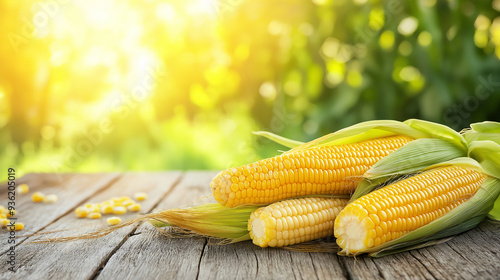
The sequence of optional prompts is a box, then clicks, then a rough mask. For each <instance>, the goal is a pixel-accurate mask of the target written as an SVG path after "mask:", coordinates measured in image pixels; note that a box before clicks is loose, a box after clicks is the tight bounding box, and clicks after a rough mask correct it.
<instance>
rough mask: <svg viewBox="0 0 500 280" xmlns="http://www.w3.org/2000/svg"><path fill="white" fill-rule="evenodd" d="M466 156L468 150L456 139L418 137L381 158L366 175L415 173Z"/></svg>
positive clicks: (368, 176) (370, 177)
mask: <svg viewBox="0 0 500 280" xmlns="http://www.w3.org/2000/svg"><path fill="white" fill-rule="evenodd" d="M464 156H467V150H466V149H464V148H463V147H462V146H461V145H460V146H458V145H456V142H454V141H453V142H452V141H450V140H444V139H434V138H422V139H417V140H414V141H412V142H410V143H408V144H406V145H405V146H404V147H402V148H399V149H398V150H396V151H394V152H393V153H392V154H390V155H388V156H386V157H384V158H382V159H381V160H379V161H378V162H377V163H375V165H373V166H372V167H371V168H370V169H369V170H368V171H366V173H365V174H364V177H365V178H368V179H377V178H382V177H387V176H392V175H398V174H408V173H413V172H416V171H418V170H422V169H424V168H427V167H429V166H432V165H433V164H436V163H439V162H443V161H447V160H451V159H454V158H458V157H464Z"/></svg>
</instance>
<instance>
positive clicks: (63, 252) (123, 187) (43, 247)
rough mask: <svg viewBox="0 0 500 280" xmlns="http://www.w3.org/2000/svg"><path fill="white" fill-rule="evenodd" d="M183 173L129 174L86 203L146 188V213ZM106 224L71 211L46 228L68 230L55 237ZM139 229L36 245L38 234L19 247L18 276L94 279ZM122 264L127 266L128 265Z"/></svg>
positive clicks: (17, 257)
mask: <svg viewBox="0 0 500 280" xmlns="http://www.w3.org/2000/svg"><path fill="white" fill-rule="evenodd" d="M180 174H181V173H180V172H168V173H138V174H126V175H124V176H123V177H121V178H120V179H119V180H118V181H116V182H115V183H114V184H113V185H111V186H110V187H108V188H106V189H104V190H103V191H102V192H99V193H98V194H96V195H95V196H93V197H92V198H90V199H89V200H88V201H86V202H99V201H103V200H106V199H109V198H110V197H112V196H122V195H131V194H133V193H134V192H136V191H144V192H146V193H148V194H149V198H148V199H147V200H146V201H144V202H142V203H141V205H142V210H143V211H142V212H147V211H149V210H151V209H153V207H155V205H156V204H157V203H158V202H159V200H160V199H161V198H162V197H163V196H164V195H166V194H167V193H168V191H169V190H170V188H172V186H173V185H174V184H175V183H176V182H177V181H178V180H179V178H180ZM80 188H81V186H80ZM39 213H40V212H39ZM42 215H43V214H42ZM128 215H132V214H128ZM125 217H126V216H125ZM105 224H106V221H105V219H101V220H88V219H78V218H76V217H75V215H74V213H73V211H71V212H69V213H67V214H66V215H64V216H63V217H61V219H59V220H57V221H56V222H55V223H53V224H51V225H49V226H48V227H47V228H46V230H48V231H57V230H66V231H64V232H58V233H55V234H51V237H63V236H74V235H78V234H82V233H87V232H92V231H95V230H97V229H101V228H103V227H106V225H105ZM135 228H136V226H135V225H131V226H128V227H124V228H121V229H119V230H117V231H115V232H113V233H111V234H110V235H108V236H105V237H102V238H98V239H90V240H79V241H74V242H66V243H62V242H55V243H50V244H33V243H30V242H29V241H30V240H34V239H36V237H34V238H29V239H28V240H27V242H24V243H23V244H21V245H20V246H19V247H18V248H16V265H17V268H18V270H17V273H16V277H18V278H29V279H50V278H54V279H60V278H66V279H88V278H92V277H93V276H94V275H95V274H97V272H98V270H99V267H101V266H102V265H104V264H105V263H106V261H107V260H108V259H109V257H110V256H111V255H112V254H113V253H114V251H116V250H117V248H118V247H119V246H120V245H121V244H122V243H123V242H124V241H125V240H126V239H127V238H128V237H129V234H130V233H132V232H133V231H134V229H135ZM1 261H2V262H3V263H5V261H6V255H4V256H2V260H1ZM122 265H123V266H126V264H122ZM4 277H7V275H5V274H4V271H2V274H0V278H4Z"/></svg>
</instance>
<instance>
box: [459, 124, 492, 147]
mask: <svg viewBox="0 0 500 280" xmlns="http://www.w3.org/2000/svg"><path fill="white" fill-rule="evenodd" d="M470 126H471V128H472V129H470V130H468V131H466V132H465V133H464V135H463V136H464V138H465V139H466V140H467V141H468V142H469V143H470V142H473V141H482V140H490V141H493V142H495V143H497V144H500V123H498V122H491V121H486V122H481V123H473V124H471V125H470Z"/></svg>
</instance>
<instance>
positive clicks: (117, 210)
mask: <svg viewBox="0 0 500 280" xmlns="http://www.w3.org/2000/svg"><path fill="white" fill-rule="evenodd" d="M125 213H127V208H125V207H123V206H116V207H114V208H113V214H115V215H121V214H125Z"/></svg>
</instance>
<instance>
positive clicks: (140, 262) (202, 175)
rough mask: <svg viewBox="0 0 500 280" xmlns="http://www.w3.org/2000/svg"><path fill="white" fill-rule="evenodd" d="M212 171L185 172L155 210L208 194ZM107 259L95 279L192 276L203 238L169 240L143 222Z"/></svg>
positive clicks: (181, 203) (180, 277)
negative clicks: (135, 233) (134, 233)
mask: <svg viewBox="0 0 500 280" xmlns="http://www.w3.org/2000/svg"><path fill="white" fill-rule="evenodd" d="M214 175H215V173H212V172H188V173H187V174H185V176H184V177H183V179H182V181H181V182H180V183H179V184H178V185H177V187H176V188H175V189H174V190H173V191H172V192H171V193H169V194H168V196H167V197H166V198H165V199H164V200H163V201H162V202H161V203H160V204H159V205H158V207H157V208H158V209H168V208H174V207H181V206H184V205H186V204H187V203H191V202H193V201H197V200H198V199H199V198H201V197H204V196H209V195H210V188H209V183H210V180H211V178H212V177H213V176H214ZM136 232H140V234H137V235H133V236H131V237H130V238H129V239H127V241H126V242H125V243H124V244H123V246H121V247H120V249H119V250H117V251H116V253H115V254H114V255H113V256H112V257H111V258H110V259H109V261H108V263H107V264H106V266H105V267H104V268H103V270H102V271H101V273H100V274H99V276H98V279H121V278H125V279H196V277H197V275H198V265H199V261H200V258H201V256H202V253H203V248H204V247H205V244H206V240H205V239H204V238H189V239H169V238H166V237H164V236H162V235H161V234H160V233H159V232H158V231H157V230H156V229H154V228H152V226H151V225H149V224H143V225H141V226H140V227H139V229H138V230H137V231H136Z"/></svg>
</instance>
